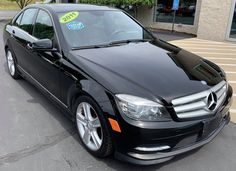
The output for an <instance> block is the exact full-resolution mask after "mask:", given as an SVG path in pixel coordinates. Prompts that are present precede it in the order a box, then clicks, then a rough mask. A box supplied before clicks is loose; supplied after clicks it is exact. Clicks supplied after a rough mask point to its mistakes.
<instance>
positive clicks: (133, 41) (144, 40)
mask: <svg viewBox="0 0 236 171" xmlns="http://www.w3.org/2000/svg"><path fill="white" fill-rule="evenodd" d="M149 41H151V39H128V40H120V41H114V42H110V43H109V45H110V46H112V45H119V44H124V43H125V44H129V43H136V42H149Z"/></svg>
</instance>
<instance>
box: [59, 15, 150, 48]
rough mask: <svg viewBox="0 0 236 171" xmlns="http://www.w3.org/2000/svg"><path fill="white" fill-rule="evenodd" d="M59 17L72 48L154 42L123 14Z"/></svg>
mask: <svg viewBox="0 0 236 171" xmlns="http://www.w3.org/2000/svg"><path fill="white" fill-rule="evenodd" d="M58 17H59V21H60V25H61V28H62V31H63V34H64V36H65V38H66V40H67V42H68V43H69V45H70V46H71V48H80V47H85V46H94V45H102V44H103V45H104V44H110V43H112V42H117V41H125V40H142V39H151V38H152V36H151V35H150V34H149V33H148V32H147V31H145V30H144V29H143V28H142V27H141V26H140V25H139V24H137V23H136V22H135V21H134V20H132V19H131V18H130V17H129V16H127V15H126V14H125V13H123V12H121V11H81V12H79V11H71V12H66V13H59V14H58Z"/></svg>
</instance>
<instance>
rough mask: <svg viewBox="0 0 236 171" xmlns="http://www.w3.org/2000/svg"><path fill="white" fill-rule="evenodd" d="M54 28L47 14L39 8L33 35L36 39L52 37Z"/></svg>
mask: <svg viewBox="0 0 236 171" xmlns="http://www.w3.org/2000/svg"><path fill="white" fill-rule="evenodd" d="M53 36H54V29H53V24H52V20H51V18H50V16H49V14H48V13H47V12H45V11H43V10H40V11H39V13H38V16H37V19H36V22H35V26H34V37H36V38H38V39H52V38H53Z"/></svg>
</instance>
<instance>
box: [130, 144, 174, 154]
mask: <svg viewBox="0 0 236 171" xmlns="http://www.w3.org/2000/svg"><path fill="white" fill-rule="evenodd" d="M167 149H170V146H168V145H164V146H160V147H135V150H139V151H147V152H151V151H163V150H167Z"/></svg>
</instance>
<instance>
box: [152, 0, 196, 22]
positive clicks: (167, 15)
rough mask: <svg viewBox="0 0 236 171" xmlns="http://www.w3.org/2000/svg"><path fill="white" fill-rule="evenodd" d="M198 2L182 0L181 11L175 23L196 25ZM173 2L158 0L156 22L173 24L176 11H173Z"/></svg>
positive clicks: (179, 10) (177, 12)
mask: <svg viewBox="0 0 236 171" xmlns="http://www.w3.org/2000/svg"><path fill="white" fill-rule="evenodd" d="M196 4H197V0H180V3H179V9H178V11H176V18H175V23H177V24H187V25H193V24H194V17H195V11H196ZM172 6H173V0H157V3H156V8H155V9H156V13H155V21H156V22H165V23H172V22H173V17H174V11H173V10H172Z"/></svg>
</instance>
